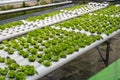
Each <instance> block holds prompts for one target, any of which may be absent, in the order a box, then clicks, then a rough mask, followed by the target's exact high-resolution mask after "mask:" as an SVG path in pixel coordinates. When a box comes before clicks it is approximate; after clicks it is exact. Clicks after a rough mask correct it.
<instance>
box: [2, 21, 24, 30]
mask: <svg viewBox="0 0 120 80" xmlns="http://www.w3.org/2000/svg"><path fill="white" fill-rule="evenodd" d="M22 24H23V22H22V21H16V22H10V23H6V24H3V25H0V29H1V30H5V29H6V28H12V27H15V26H18V25H22Z"/></svg>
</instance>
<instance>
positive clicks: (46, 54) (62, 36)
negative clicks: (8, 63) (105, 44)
mask: <svg viewBox="0 0 120 80" xmlns="http://www.w3.org/2000/svg"><path fill="white" fill-rule="evenodd" d="M98 39H100V36H95V37H91V36H87V35H86V34H80V33H76V32H74V31H66V30H61V29H60V30H57V29H54V28H51V27H50V26H48V27H45V28H41V29H37V30H34V31H31V32H29V33H28V34H26V35H24V36H23V37H17V38H16V39H12V40H9V41H6V40H5V41H3V43H2V44H1V49H2V50H5V51H7V52H8V53H9V54H13V53H14V52H15V51H18V53H19V54H20V55H21V56H23V57H24V58H27V59H28V60H29V61H30V62H34V61H38V62H39V63H41V64H43V65H44V66H50V65H51V62H52V61H55V62H56V61H58V60H59V59H60V58H65V57H66V56H67V55H68V54H72V53H73V52H75V51H78V50H79V48H84V47H85V46H87V45H90V44H91V43H93V42H95V41H96V40H98ZM0 61H2V60H0Z"/></svg>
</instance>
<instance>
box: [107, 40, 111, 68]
mask: <svg viewBox="0 0 120 80" xmlns="http://www.w3.org/2000/svg"><path fill="white" fill-rule="evenodd" d="M106 44H107V48H106V66H108V63H109V53H110V41H106Z"/></svg>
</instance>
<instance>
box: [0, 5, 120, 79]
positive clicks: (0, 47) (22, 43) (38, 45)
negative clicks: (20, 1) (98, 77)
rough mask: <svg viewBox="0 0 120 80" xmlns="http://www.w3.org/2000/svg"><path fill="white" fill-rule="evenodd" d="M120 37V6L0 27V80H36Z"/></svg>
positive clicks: (68, 11) (53, 14) (60, 13)
mask: <svg viewBox="0 0 120 80" xmlns="http://www.w3.org/2000/svg"><path fill="white" fill-rule="evenodd" d="M118 33H120V6H115V5H113V6H108V4H104V3H89V4H85V5H77V6H73V7H70V8H66V9H63V10H60V11H56V12H51V13H48V14H43V15H41V16H35V17H30V18H28V19H26V20H21V21H16V22H11V23H6V24H3V25H0V42H1V43H0V80H10V79H16V80H36V79H39V78H41V77H43V76H45V75H46V74H48V73H50V72H52V71H53V70H55V69H57V68H59V67H60V66H62V65H64V64H65V63H67V62H69V61H71V60H73V59H74V58H76V57H78V56H79V55H81V54H83V53H85V52H86V51H88V50H90V49H92V48H94V47H96V46H98V45H99V44H101V43H103V42H105V41H106V40H108V39H110V38H111V37H113V36H115V35H116V34H118Z"/></svg>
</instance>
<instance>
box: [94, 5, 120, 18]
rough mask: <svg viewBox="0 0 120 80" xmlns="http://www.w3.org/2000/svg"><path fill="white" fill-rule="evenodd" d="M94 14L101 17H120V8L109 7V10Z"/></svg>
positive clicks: (105, 9)
mask: <svg viewBox="0 0 120 80" xmlns="http://www.w3.org/2000/svg"><path fill="white" fill-rule="evenodd" d="M92 14H93V15H100V16H111V17H117V15H118V16H120V6H115V5H114V6H109V7H107V8H104V9H101V10H99V11H96V12H94V13H92Z"/></svg>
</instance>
